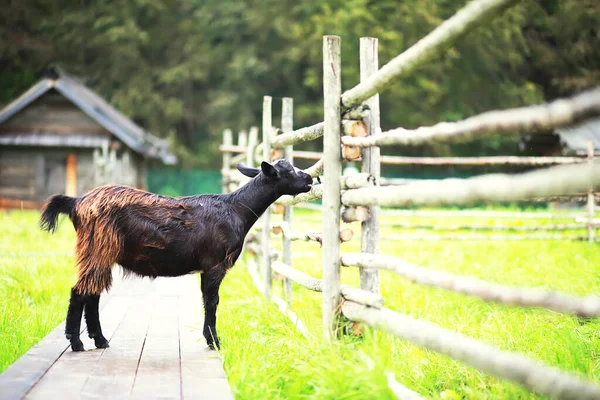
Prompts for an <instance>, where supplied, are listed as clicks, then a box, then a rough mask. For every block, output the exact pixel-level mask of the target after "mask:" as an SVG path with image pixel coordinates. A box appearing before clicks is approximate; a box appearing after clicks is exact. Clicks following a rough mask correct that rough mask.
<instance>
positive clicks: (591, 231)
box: [587, 138, 596, 243]
mask: <svg viewBox="0 0 600 400" xmlns="http://www.w3.org/2000/svg"><path fill="white" fill-rule="evenodd" d="M587 155H588V159H589V163H590V168H593V162H594V161H593V160H594V141H593V140H592V138H588V140H587ZM595 203H596V202H595V199H594V185H592V184H591V183H590V188H589V190H588V195H587V214H588V242H590V243H594V236H595V234H596V226H595V224H594V216H595V214H596V211H595V210H594V208H595Z"/></svg>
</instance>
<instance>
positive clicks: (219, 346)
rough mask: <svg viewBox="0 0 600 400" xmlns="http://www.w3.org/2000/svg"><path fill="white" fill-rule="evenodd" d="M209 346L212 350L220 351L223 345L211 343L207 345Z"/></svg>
mask: <svg viewBox="0 0 600 400" xmlns="http://www.w3.org/2000/svg"><path fill="white" fill-rule="evenodd" d="M207 344H208V348H209V349H211V350H219V349H220V348H221V345H220V344H219V342H211V343H207Z"/></svg>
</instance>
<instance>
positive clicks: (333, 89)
mask: <svg viewBox="0 0 600 400" xmlns="http://www.w3.org/2000/svg"><path fill="white" fill-rule="evenodd" d="M340 43H341V40H340V38H339V37H338V36H324V37H323V97H324V104H323V108H324V110H323V111H324V121H325V128H324V132H323V160H324V171H323V172H324V175H323V178H324V181H323V185H324V186H323V328H324V333H325V338H326V339H332V338H333V332H334V324H336V323H337V317H336V314H337V312H338V306H339V302H340V233H339V232H340V197H341V196H340V192H341V182H340V176H341V174H342V157H341V148H340V143H341V138H340V135H341V132H340V131H341V124H342V121H341V114H340V113H341V109H340V96H341V94H342V80H341V49H340Z"/></svg>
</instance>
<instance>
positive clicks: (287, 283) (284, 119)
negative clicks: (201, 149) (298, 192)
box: [281, 97, 294, 306]
mask: <svg viewBox="0 0 600 400" xmlns="http://www.w3.org/2000/svg"><path fill="white" fill-rule="evenodd" d="M281 130H282V131H283V133H286V132H291V131H293V130H294V99H292V98H291V97H284V98H283V100H282V102H281ZM293 150H294V149H293V147H292V145H289V146H285V148H284V158H285V159H286V160H288V161H289V162H290V164H292V165H294V156H293ZM292 210H293V207H292V206H291V205H290V206H285V211H284V212H283V220H284V222H285V223H286V224H287V226H288V227H289V228H290V229H291V228H292V214H293V212H292ZM283 262H284V263H285V264H287V265H293V263H292V241H291V239H290V238H289V237H286V236H283ZM283 291H284V292H285V299H286V301H287V303H288V306H291V305H292V281H291V280H290V279H289V278H285V279H284V280H283Z"/></svg>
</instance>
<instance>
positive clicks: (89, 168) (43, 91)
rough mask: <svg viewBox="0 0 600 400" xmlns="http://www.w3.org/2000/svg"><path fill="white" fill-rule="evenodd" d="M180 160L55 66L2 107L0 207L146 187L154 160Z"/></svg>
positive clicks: (165, 146)
mask: <svg viewBox="0 0 600 400" xmlns="http://www.w3.org/2000/svg"><path fill="white" fill-rule="evenodd" d="M176 162H177V159H176V158H175V156H173V154H171V153H170V152H169V149H168V145H167V142H166V141H164V140H160V139H158V138H156V137H154V136H152V135H150V134H149V133H147V132H145V131H144V130H143V129H142V128H140V127H139V126H138V125H136V124H135V123H133V122H132V121H131V120H129V119H128V118H127V117H125V116H124V115H123V114H121V113H120V112H119V111H117V110H116V109H115V108H114V107H112V106H111V105H110V104H108V103H107V102H106V101H105V100H103V99H102V98H100V97H99V96H98V95H97V94H95V93H94V92H93V91H91V90H90V89H89V88H87V87H86V86H85V85H84V84H83V83H82V82H80V81H79V80H78V79H76V78H74V77H72V76H69V75H66V74H64V73H63V72H60V71H59V70H57V69H54V70H52V71H51V73H50V75H49V76H48V77H47V78H45V79H42V80H41V81H39V82H38V83H36V84H35V85H34V86H32V87H31V88H30V89H29V90H27V91H26V92H25V93H23V94H22V95H21V96H20V97H18V98H17V99H15V100H14V101H13V102H11V103H10V104H8V105H7V106H6V107H4V108H3V109H2V110H1V111H0V207H4V208H6V207H11V206H17V207H23V205H25V207H36V208H37V207H38V206H39V204H40V203H41V202H43V201H44V200H46V199H47V198H48V197H49V196H50V195H52V194H56V193H63V194H67V195H71V196H76V195H81V194H83V193H85V192H87V191H88V190H90V189H92V188H94V187H97V186H100V185H103V184H107V183H119V184H125V185H129V186H134V187H138V188H145V187H146V169H147V167H148V164H149V163H163V164H174V163H176Z"/></svg>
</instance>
